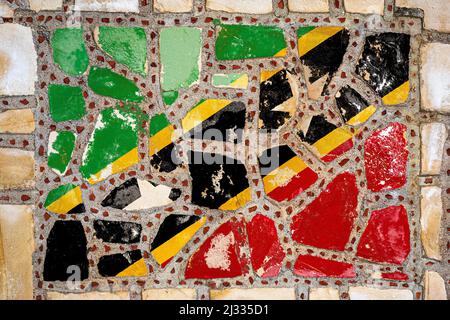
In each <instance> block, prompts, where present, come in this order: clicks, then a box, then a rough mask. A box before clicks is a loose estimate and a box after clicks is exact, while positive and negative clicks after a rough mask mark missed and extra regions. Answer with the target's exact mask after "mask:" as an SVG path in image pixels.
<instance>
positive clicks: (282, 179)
mask: <svg viewBox="0 0 450 320" xmlns="http://www.w3.org/2000/svg"><path fill="white" fill-rule="evenodd" d="M307 167H308V166H307V165H306V163H305V162H303V160H302V159H300V158H299V157H297V156H295V157H293V158H292V159H289V160H288V161H286V162H285V163H283V164H282V165H281V166H279V167H278V168H276V169H275V170H273V171H272V172H270V173H269V174H268V175H266V176H265V177H264V178H263V183H264V190H265V192H266V194H267V193H270V192H271V191H272V190H274V189H276V188H278V187H280V186H283V185H285V184H286V182H289V181H290V180H291V179H292V178H293V177H294V176H296V175H297V174H298V173H299V172H301V171H303V170H304V169H305V168H307Z"/></svg>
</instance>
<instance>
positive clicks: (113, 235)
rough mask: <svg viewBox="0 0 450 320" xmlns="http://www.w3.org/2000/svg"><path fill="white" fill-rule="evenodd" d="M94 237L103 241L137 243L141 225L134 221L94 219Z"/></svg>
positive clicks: (139, 238) (139, 237)
mask: <svg viewBox="0 0 450 320" xmlns="http://www.w3.org/2000/svg"><path fill="white" fill-rule="evenodd" d="M94 230H95V237H96V238H98V239H101V240H102V241H104V242H112V243H139V242H140V241H141V231H142V226H141V225H140V224H139V223H135V222H126V221H108V220H94Z"/></svg>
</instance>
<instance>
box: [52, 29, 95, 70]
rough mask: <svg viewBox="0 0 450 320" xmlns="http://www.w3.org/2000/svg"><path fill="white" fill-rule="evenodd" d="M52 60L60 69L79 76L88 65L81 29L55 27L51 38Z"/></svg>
mask: <svg viewBox="0 0 450 320" xmlns="http://www.w3.org/2000/svg"><path fill="white" fill-rule="evenodd" d="M51 46H52V49H53V60H54V61H55V64H57V65H58V66H59V67H60V68H61V70H63V71H64V72H65V73H67V74H68V75H71V76H81V75H82V74H84V73H85V72H86V70H87V68H88V66H89V57H88V54H87V51H86V47H85V45H84V37H83V29H81V28H61V29H56V30H55V32H54V33H53V36H52V39H51Z"/></svg>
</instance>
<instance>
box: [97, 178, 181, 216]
mask: <svg viewBox="0 0 450 320" xmlns="http://www.w3.org/2000/svg"><path fill="white" fill-rule="evenodd" d="M180 195H181V190H180V189H176V188H171V187H168V186H165V185H157V184H154V183H152V182H149V181H145V180H140V179H136V178H131V179H129V180H127V181H125V182H124V183H122V184H121V185H120V186H118V187H116V188H114V189H113V190H112V191H111V192H110V193H109V194H108V196H107V197H106V198H105V199H104V200H103V201H102V203H101V204H102V206H103V207H112V208H116V209H121V210H125V211H133V210H145V209H151V208H155V207H160V206H165V205H167V204H170V203H172V202H173V201H175V200H176V199H178V198H179V197H180Z"/></svg>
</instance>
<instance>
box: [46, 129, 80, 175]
mask: <svg viewBox="0 0 450 320" xmlns="http://www.w3.org/2000/svg"><path fill="white" fill-rule="evenodd" d="M76 137H77V135H76V134H75V133H73V132H71V131H59V132H56V131H52V132H50V136H49V138H48V151H47V158H48V161H47V163H48V166H49V167H50V168H51V169H52V170H53V171H55V172H56V173H57V174H58V175H60V176H63V175H64V174H65V173H66V171H67V168H68V166H69V163H70V160H71V159H72V153H73V150H74V149H75V141H76Z"/></svg>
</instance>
